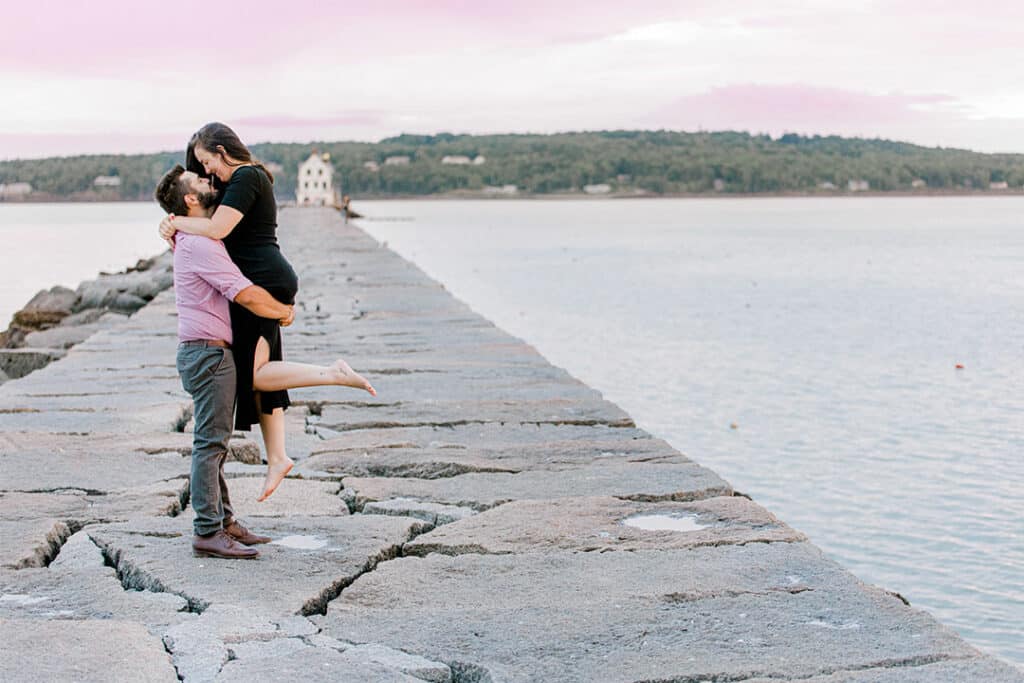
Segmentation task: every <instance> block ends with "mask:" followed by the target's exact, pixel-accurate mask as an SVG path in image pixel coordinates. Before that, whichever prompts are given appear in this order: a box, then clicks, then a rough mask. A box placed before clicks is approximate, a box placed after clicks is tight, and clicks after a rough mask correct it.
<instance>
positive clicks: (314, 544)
mask: <svg viewBox="0 0 1024 683" xmlns="http://www.w3.org/2000/svg"><path fill="white" fill-rule="evenodd" d="M271 545H283V546H284V547H286V548H295V549H296V550H319V549H320V548H325V547H327V539H325V538H320V537H319V536H285V537H284V538H279V539H278V540H276V541H271Z"/></svg>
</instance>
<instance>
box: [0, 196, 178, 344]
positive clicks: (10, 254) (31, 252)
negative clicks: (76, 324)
mask: <svg viewBox="0 0 1024 683" xmlns="http://www.w3.org/2000/svg"><path fill="white" fill-rule="evenodd" d="M163 215H164V214H163V212H162V211H161V210H160V207H158V206H157V205H156V203H155V202H148V203H111V204H106V203H103V204H4V203H0V239H2V240H3V242H4V245H5V249H4V252H5V255H4V267H3V271H2V272H0V330H4V329H6V328H7V325H8V324H9V323H10V321H11V317H12V316H13V315H14V314H15V313H16V312H17V311H18V310H20V309H21V308H22V307H24V305H25V304H26V303H28V301H29V299H31V298H32V297H33V296H34V295H35V293H36V292H38V291H39V290H41V289H50V288H51V287H53V286H54V285H63V286H65V287H70V288H71V289H75V288H76V287H78V285H79V283H81V282H82V281H84V280H92V279H94V278H95V277H96V276H97V275H98V274H99V272H100V271H106V272H118V271H121V270H124V269H125V268H127V267H129V266H134V265H135V263H136V262H137V261H138V260H139V259H140V258H148V257H150V256H155V255H156V254H159V253H161V252H162V251H164V249H166V245H165V244H164V242H163V241H162V240H161V239H160V238H159V236H157V232H156V228H157V225H159V224H160V219H161V218H162V217H163Z"/></svg>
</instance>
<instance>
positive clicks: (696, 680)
mask: <svg viewBox="0 0 1024 683" xmlns="http://www.w3.org/2000/svg"><path fill="white" fill-rule="evenodd" d="M970 659H972V658H971V657H954V656H951V655H944V654H936V655H921V656H918V657H905V658H902V659H883V660H880V661H877V662H869V663H867V664H863V665H860V666H848V667H826V668H824V669H821V670H819V671H814V672H812V673H808V674H804V675H793V674H772V673H768V672H759V671H748V672H745V673H739V674H726V673H707V674H696V675H686V676H669V677H666V678H642V679H637V680H634V681H632V683H718V682H721V683H740V682H742V681H749V680H752V679H758V680H762V679H769V680H779V681H802V680H807V679H811V678H817V677H819V676H830V675H832V674H841V673H847V672H857V671H871V670H874V669H878V670H880V671H886V670H891V669H903V668H908V669H909V668H915V667H919V666H928V665H929V664H938V663H940V662H957V661H968V660H970Z"/></svg>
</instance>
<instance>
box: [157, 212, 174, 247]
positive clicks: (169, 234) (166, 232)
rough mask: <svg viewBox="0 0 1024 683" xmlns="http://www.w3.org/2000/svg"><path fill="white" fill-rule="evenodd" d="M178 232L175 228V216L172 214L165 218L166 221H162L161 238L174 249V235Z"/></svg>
mask: <svg viewBox="0 0 1024 683" xmlns="http://www.w3.org/2000/svg"><path fill="white" fill-rule="evenodd" d="M176 232H178V230H177V229H176V228H175V227H174V214H173V213H170V214H167V215H166V216H164V219H163V220H162V221H160V238H161V239H163V240H164V241H165V242H167V243H168V244H170V245H171V247H172V248H173V247H174V233H176Z"/></svg>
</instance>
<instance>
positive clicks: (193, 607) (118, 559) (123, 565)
mask: <svg viewBox="0 0 1024 683" xmlns="http://www.w3.org/2000/svg"><path fill="white" fill-rule="evenodd" d="M141 535H147V534H141ZM179 535H180V534H179ZM89 540H91V541H92V542H93V544H94V545H95V546H96V547H97V548H99V550H100V553H101V554H102V555H103V562H104V564H106V566H108V567H112V568H113V569H114V572H115V573H116V574H117V579H118V581H120V582H121V587H122V588H124V589H125V590H126V591H127V590H138V591H143V590H144V591H149V592H151V593H170V594H171V595H177V596H178V597H179V598H183V599H184V600H185V602H186V604H187V609H186V611H188V612H191V613H193V614H202V613H203V611H204V610H205V609H206V608H207V607H209V606H210V603H208V602H206V601H205V600H200V599H199V598H195V597H192V596H191V595H188V594H187V593H184V592H182V591H175V590H171V589H170V588H168V587H167V586H165V585H164V584H163V583H162V582H161V581H160V580H159V579H157V578H156V577H154V576H153V575H151V574H149V573H148V572H146V571H145V570H143V569H140V568H139V567H137V566H135V565H134V564H132V563H131V562H129V561H128V560H126V559H125V558H124V554H123V552H122V551H121V550H119V549H117V548H113V547H111V546H108V545H107V544H105V543H103V541H101V540H97V539H96V538H95V537H93V536H89Z"/></svg>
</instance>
